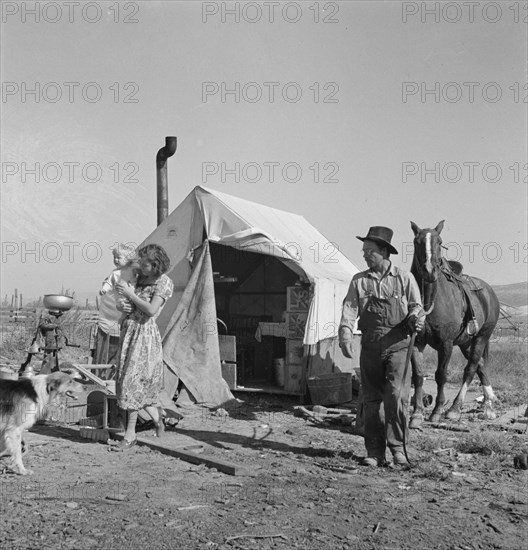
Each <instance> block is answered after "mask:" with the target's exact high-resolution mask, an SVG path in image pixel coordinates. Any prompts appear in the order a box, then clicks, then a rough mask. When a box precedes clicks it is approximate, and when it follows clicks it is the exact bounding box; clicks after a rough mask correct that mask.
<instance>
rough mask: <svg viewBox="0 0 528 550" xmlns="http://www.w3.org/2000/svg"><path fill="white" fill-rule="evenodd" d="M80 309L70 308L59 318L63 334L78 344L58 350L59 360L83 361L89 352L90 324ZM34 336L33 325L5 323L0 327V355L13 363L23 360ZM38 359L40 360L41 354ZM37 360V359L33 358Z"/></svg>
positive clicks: (71, 342) (71, 341) (72, 342)
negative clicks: (77, 346)
mask: <svg viewBox="0 0 528 550" xmlns="http://www.w3.org/2000/svg"><path fill="white" fill-rule="evenodd" d="M82 315H83V314H82V310H79V309H72V310H70V311H68V312H66V313H65V314H64V315H63V316H62V317H61V319H60V326H61V329H62V332H63V334H64V335H65V336H66V337H67V338H68V341H69V343H70V344H78V345H80V347H79V348H76V347H67V346H65V345H64V344H65V342H64V340H62V343H63V346H64V347H63V348H62V350H61V352H60V360H61V361H72V362H75V363H85V362H86V358H87V356H88V354H89V339H90V330H91V324H90V323H87V322H86V321H85V320H84V319H83V317H82ZM34 336H35V325H34V324H33V323H31V324H25V323H21V324H20V325H19V326H17V325H14V324H6V325H3V326H1V327H0V355H1V356H2V358H3V359H5V360H8V361H10V362H14V363H20V362H23V361H25V359H26V357H27V351H28V349H29V346H30V345H31V341H32V340H33V338H34ZM39 357H40V360H41V356H39ZM34 360H37V361H38V359H36V358H35V359H34Z"/></svg>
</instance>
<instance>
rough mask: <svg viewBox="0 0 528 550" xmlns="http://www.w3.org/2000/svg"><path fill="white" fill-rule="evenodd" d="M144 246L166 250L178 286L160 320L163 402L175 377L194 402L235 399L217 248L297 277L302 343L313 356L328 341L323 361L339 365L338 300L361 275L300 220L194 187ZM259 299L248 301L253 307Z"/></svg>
mask: <svg viewBox="0 0 528 550" xmlns="http://www.w3.org/2000/svg"><path fill="white" fill-rule="evenodd" d="M148 243H156V244H159V245H161V246H163V248H164V249H165V250H166V251H167V253H168V255H169V257H170V259H171V270H170V271H169V273H168V275H169V277H171V279H172V280H173V282H174V287H175V289H174V295H173V297H172V298H171V299H170V300H169V301H168V303H167V304H166V305H165V307H164V310H163V311H162V313H161V315H160V317H159V319H158V324H159V327H160V331H161V334H162V337H163V346H164V360H165V363H166V366H167V369H166V388H167V391H168V394H169V395H168V396H167V397H172V396H171V395H170V394H171V393H172V394H173V393H174V390H175V386H174V384H175V380H176V381H177V378H176V377H178V378H179V379H181V380H182V382H183V384H184V385H185V387H186V388H187V389H188V391H189V392H190V393H191V394H192V396H193V397H194V398H195V399H196V401H198V402H208V403H213V404H221V403H223V402H225V401H226V400H229V399H230V398H231V397H232V396H231V393H230V391H229V389H228V387H227V385H226V383H225V382H224V380H223V379H222V377H221V368H220V355H219V345H218V335H217V333H216V326H217V325H216V319H217V308H216V305H215V285H214V280H213V269H214V268H215V259H214V257H213V260H211V249H212V247H216V248H215V250H216V251H217V253H216V256H217V257H218V250H227V249H228V248H229V249H235V250H236V251H238V252H240V253H241V254H243V253H252V254H253V256H252V257H255V256H254V254H258V255H263V256H266V257H268V258H272V259H273V261H276V263H278V264H279V263H280V264H281V266H286V267H287V270H286V271H288V272H289V273H291V274H293V276H294V278H300V279H301V280H303V281H305V282H309V284H310V290H311V293H312V299H311V303H310V307H309V312H308V319H307V323H306V330H305V333H304V339H303V340H304V344H305V345H306V346H310V347H309V348H307V349H311V350H312V355H313V353H314V350H316V348H317V347H318V346H320V345H321V344H322V343H323V342H327V343H328V342H330V343H331V344H330V347H328V344H327V349H325V350H324V353H323V355H325V356H326V357H327V358H328V357H329V358H330V360H331V362H332V361H333V359H334V358H335V359H336V361H337V360H338V356H339V361H341V362H342V361H343V358H342V355H341V354H340V353H339V354H336V352H335V349H336V336H337V329H338V324H339V320H340V317H341V307H342V302H343V299H344V297H345V295H346V292H347V289H348V285H349V284H350V280H351V279H352V277H353V275H354V274H355V273H357V272H358V269H357V268H356V267H355V266H354V265H353V264H352V263H351V262H350V261H349V260H348V259H347V258H346V257H345V256H344V255H343V254H341V253H340V252H339V250H338V249H337V247H336V246H335V245H333V244H332V243H329V242H328V240H327V239H326V238H325V237H323V235H321V233H319V232H318V231H317V230H316V229H315V228H314V227H313V226H312V225H311V224H310V223H308V222H307V221H306V220H305V219H304V218H303V217H302V216H298V215H295V214H292V213H289V212H285V211H282V210H277V209H274V208H270V207H267V206H263V205H260V204H256V203H253V202H250V201H247V200H244V199H241V198H238V197H234V196H231V195H227V194H225V193H220V192H218V191H215V190H212V189H207V188H204V187H195V188H194V189H193V191H192V192H191V193H190V194H189V195H188V196H187V197H186V198H185V200H184V201H183V202H182V203H181V204H180V205H179V206H178V207H177V208H176V209H175V210H174V211H173V212H172V213H171V214H170V215H169V216H168V217H167V218H166V219H165V220H164V221H163V222H162V223H161V224H160V225H159V226H158V227H157V228H156V229H155V230H154V231H153V232H152V234H151V235H149V237H148V238H147V239H146V240H145V241H144V243H143V244H148ZM224 247H226V248H224ZM213 256H214V254H213ZM249 256H251V254H249V255H248V256H240V257H237V258H236V260H235V261H232V262H230V261H229V258H228V256H227V255H224V257H223V264H222V265H223V266H224V267H225V266H229V265H230V264H231V265H232V266H233V269H235V267H236V268H238V269H240V266H241V264H243V263H244V258H246V257H249ZM282 269H283V267H282ZM275 294H277V293H275ZM282 299H283V300H285V296H283V298H282ZM256 301H257V300H256V298H255V297H253V298H252V303H256ZM351 366H352V365H349V367H350V368H351ZM350 368H348V369H347V370H350ZM341 370H343V369H341Z"/></svg>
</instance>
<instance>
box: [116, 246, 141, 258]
mask: <svg viewBox="0 0 528 550" xmlns="http://www.w3.org/2000/svg"><path fill="white" fill-rule="evenodd" d="M112 254H114V255H117V254H122V255H123V256H124V257H125V258H126V259H127V260H132V259H134V258H137V254H136V247H135V246H133V245H131V244H125V243H119V244H118V245H117V246H116V247H115V248H114V249H113V250H112Z"/></svg>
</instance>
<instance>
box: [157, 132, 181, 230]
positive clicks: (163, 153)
mask: <svg viewBox="0 0 528 550" xmlns="http://www.w3.org/2000/svg"><path fill="white" fill-rule="evenodd" d="M176 141H177V140H176V137H175V136H167V137H166V138H165V147H162V148H161V149H160V150H159V151H158V154H157V155H156V181H157V198H158V225H160V223H161V222H162V221H163V220H164V219H165V218H166V217H167V216H168V215H169V189H168V182H167V159H168V158H169V157H172V155H174V153H175V152H176V145H177V143H176Z"/></svg>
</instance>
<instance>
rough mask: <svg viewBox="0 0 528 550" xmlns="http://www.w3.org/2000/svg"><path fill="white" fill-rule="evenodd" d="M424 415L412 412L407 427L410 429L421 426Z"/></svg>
mask: <svg viewBox="0 0 528 550" xmlns="http://www.w3.org/2000/svg"><path fill="white" fill-rule="evenodd" d="M423 420H424V417H423V414H413V415H412V417H411V421H410V422H409V428H410V429H411V430H417V429H419V428H420V427H421V426H422V423H423Z"/></svg>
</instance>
